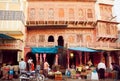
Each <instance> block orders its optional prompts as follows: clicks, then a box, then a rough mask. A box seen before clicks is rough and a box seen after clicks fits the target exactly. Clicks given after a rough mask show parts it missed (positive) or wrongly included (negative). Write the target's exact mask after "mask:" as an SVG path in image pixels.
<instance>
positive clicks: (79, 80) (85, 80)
mask: <svg viewBox="0 0 120 81" xmlns="http://www.w3.org/2000/svg"><path fill="white" fill-rule="evenodd" d="M0 81H20V80H19V79H12V80H2V79H0ZM45 81H114V80H113V79H105V80H87V79H71V78H66V79H64V78H63V80H54V79H47V80H45ZM117 81H120V80H117Z"/></svg>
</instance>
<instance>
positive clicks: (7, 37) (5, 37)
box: [0, 34, 15, 39]
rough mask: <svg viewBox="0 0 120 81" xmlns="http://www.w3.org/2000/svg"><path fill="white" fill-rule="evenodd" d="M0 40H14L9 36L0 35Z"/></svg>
mask: <svg viewBox="0 0 120 81" xmlns="http://www.w3.org/2000/svg"><path fill="white" fill-rule="evenodd" d="M0 39H15V38H13V37H11V36H9V35H6V34H0Z"/></svg>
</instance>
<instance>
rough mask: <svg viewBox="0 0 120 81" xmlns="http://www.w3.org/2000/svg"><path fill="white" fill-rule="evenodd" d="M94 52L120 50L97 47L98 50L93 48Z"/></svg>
mask: <svg viewBox="0 0 120 81" xmlns="http://www.w3.org/2000/svg"><path fill="white" fill-rule="evenodd" d="M91 49H94V50H101V51H118V50H120V49H116V48H108V47H96V48H91Z"/></svg>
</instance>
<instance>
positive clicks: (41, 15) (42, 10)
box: [39, 8, 44, 19]
mask: <svg viewBox="0 0 120 81" xmlns="http://www.w3.org/2000/svg"><path fill="white" fill-rule="evenodd" d="M39 17H40V19H43V18H44V9H43V8H40V10H39Z"/></svg>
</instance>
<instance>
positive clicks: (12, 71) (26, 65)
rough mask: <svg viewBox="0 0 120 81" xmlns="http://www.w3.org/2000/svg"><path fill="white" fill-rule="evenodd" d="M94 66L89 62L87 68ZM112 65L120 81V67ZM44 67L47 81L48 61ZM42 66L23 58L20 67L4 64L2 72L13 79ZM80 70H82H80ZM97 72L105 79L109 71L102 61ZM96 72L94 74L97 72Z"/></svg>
mask: <svg viewBox="0 0 120 81" xmlns="http://www.w3.org/2000/svg"><path fill="white" fill-rule="evenodd" d="M92 65H93V64H92V62H91V61H88V63H87V66H88V67H85V68H87V69H89V67H91V66H92ZM111 65H112V70H113V71H114V72H115V73H116V74H115V77H114V78H115V80H117V79H120V76H119V75H120V66H119V65H117V64H116V63H111ZM42 66H43V74H44V76H45V78H46V79H47V77H48V72H49V70H50V65H49V64H48V62H47V60H45V62H44V63H42ZM42 66H41V64H36V66H35V65H34V62H33V59H32V58H31V57H30V58H29V59H28V61H27V62H26V61H24V59H23V58H21V61H20V62H19V64H18V65H11V64H7V65H6V64H3V66H2V68H1V71H2V79H12V78H13V77H15V78H17V77H18V76H19V74H21V72H22V71H34V70H36V71H39V72H40V69H41V67H42ZM71 69H76V67H75V65H72V66H71ZM79 69H80V70H79ZM77 70H78V71H81V68H78V69H77ZM95 70H96V72H97V73H98V78H99V79H105V76H106V75H105V72H106V70H107V67H106V65H105V63H104V62H103V61H100V62H99V63H98V65H97V67H96V69H95ZM95 70H94V72H95Z"/></svg>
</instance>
